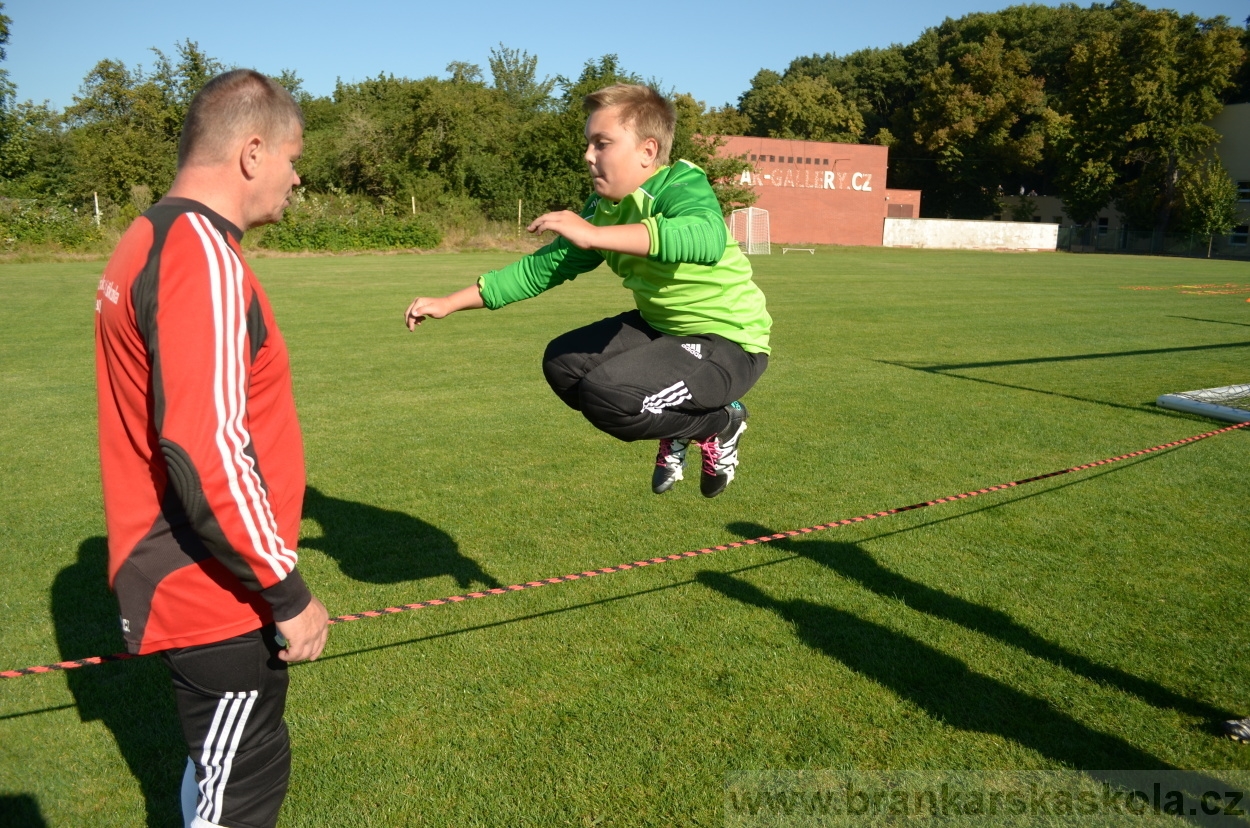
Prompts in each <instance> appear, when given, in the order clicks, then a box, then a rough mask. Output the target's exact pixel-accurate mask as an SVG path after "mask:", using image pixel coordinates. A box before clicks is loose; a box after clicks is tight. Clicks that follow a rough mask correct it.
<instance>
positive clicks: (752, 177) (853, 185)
mask: <svg viewBox="0 0 1250 828" xmlns="http://www.w3.org/2000/svg"><path fill="white" fill-rule="evenodd" d="M738 184H739V185H741V186H744V187H763V186H764V185H765V184H772V185H773V186H774V187H797V188H800V189H804V190H856V191H857V192H861V193H871V192H872V173H864V172H856V173H849V172H837V171H836V170H794V169H782V168H780V167H774V168H773V169H772V170H770V171H769V172H766V173H761V172H756V171H755V170H743V171H742V175H740V176H739V177H738Z"/></svg>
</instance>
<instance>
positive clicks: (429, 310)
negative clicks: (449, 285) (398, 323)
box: [404, 296, 455, 331]
mask: <svg viewBox="0 0 1250 828" xmlns="http://www.w3.org/2000/svg"><path fill="white" fill-rule="evenodd" d="M448 305H449V303H448V301H447V297H446V296H443V297H441V298H438V299H431V298H430V297H428V296H418V297H417V298H416V299H413V300H412V304H411V305H409V306H408V312H407V313H406V314H404V324H406V325H407V326H408V330H410V331H415V330H416V329H417V326H418V325H420V324H421V323H422V322H424V321H425V317H427V316H428V317H430V318H431V319H442V318H443V317H444V316H446V315H447V314H449V313H451V312H452V311H454V310H455V308H451V307H448Z"/></svg>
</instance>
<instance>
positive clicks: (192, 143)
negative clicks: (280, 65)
mask: <svg viewBox="0 0 1250 828" xmlns="http://www.w3.org/2000/svg"><path fill="white" fill-rule="evenodd" d="M297 124H298V125H299V126H300V128H303V126H304V113H303V112H301V111H300V108H299V104H298V103H296V102H295V98H293V97H291V93H290V92H288V91H287V90H286V89H285V88H284V87H283V86H282V85H281V84H279V83H278V82H277V81H275V80H274V79H273V78H270V77H267V76H265V75H262V74H261V73H260V72H257V71H255V70H252V69H234V70H232V71H230V72H225V73H223V74H220V75H218V76H217V77H215V78H213V79H212V80H210V81H209V82H208V83H206V84H204V88H203V89H201V90H200V91H199V92H197V93H196V95H195V97H194V98H193V99H192V100H191V106H190V107H189V108H188V109H187V119H186V121H185V122H184V123H183V125H182V138H181V140H179V142H178V169H182V168H183V167H185V166H187V165H188V164H219V163H221V162H223V161H225V160H226V159H227V158H228V157H229V154H230V153H231V152H232V151H233V149H234V144H235V143H236V142H238V141H239V140H241V139H243V138H244V137H246V135H259V136H260V137H261V139H262V140H264V141H265V142H266V143H275V144H276V143H279V142H281V141H283V140H285V139H286V138H287V137H289V136H290V135H291V133H292V132H293V128H294V127H295V126H296V125H297Z"/></svg>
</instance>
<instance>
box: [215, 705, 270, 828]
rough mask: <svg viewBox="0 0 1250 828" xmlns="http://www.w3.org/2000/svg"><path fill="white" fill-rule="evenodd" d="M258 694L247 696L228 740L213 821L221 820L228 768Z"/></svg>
mask: <svg viewBox="0 0 1250 828" xmlns="http://www.w3.org/2000/svg"><path fill="white" fill-rule="evenodd" d="M258 695H259V692H258V691H256V690H253V691H252V692H250V693H248V695H247V702H246V703H245V704H244V705H243V713H242V715H240V716H239V721H238V724H237V725H235V728H234V738H233V739H231V740H230V750H229V752H228V753H226V760H225V762H224V763H223V764H222V768H221V782H220V783H218V787H217V802H216V809H215V810H214V811H213V820H214V821H216V820H219V819H221V807H222V803H223V802H224V801H225V798H226V785H227V784H229V782H230V768H231V767H232V766H233V765H234V757H235V754H237V753H238V752H239V741H240V740H241V739H242V738H243V729H244V728H246V727H247V718H248V716H250V715H251V714H252V705H254V704H256V697H257V696H258Z"/></svg>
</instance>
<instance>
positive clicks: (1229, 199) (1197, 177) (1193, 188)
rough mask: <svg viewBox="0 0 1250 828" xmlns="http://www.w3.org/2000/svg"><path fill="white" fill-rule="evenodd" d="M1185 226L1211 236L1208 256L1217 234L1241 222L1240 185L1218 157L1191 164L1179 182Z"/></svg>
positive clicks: (1223, 232)
mask: <svg viewBox="0 0 1250 828" xmlns="http://www.w3.org/2000/svg"><path fill="white" fill-rule="evenodd" d="M1178 190H1179V194H1180V207H1181V226H1182V228H1183V229H1185V230H1188V231H1189V232H1191V233H1195V234H1197V235H1199V236H1205V237H1206V239H1207V258H1210V257H1211V243H1212V240H1213V239H1214V237H1215V236H1223V235H1225V234H1226V233H1229V232H1230V231H1232V229H1233V228H1234V227H1236V226H1237V222H1238V220H1239V218H1240V213H1239V210H1238V206H1239V205H1238V199H1239V195H1238V193H1237V185H1236V184H1234V183H1233V180H1232V179H1231V178H1230V177H1229V175H1228V170H1226V169H1224V165H1223V164H1221V163H1220V162H1219V161H1217V160H1215V159H1205V160H1203V161H1200V162H1198V163H1194V164H1187V165H1185V166H1184V167H1183V168H1182V170H1181V175H1180V181H1179V184H1178Z"/></svg>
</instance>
